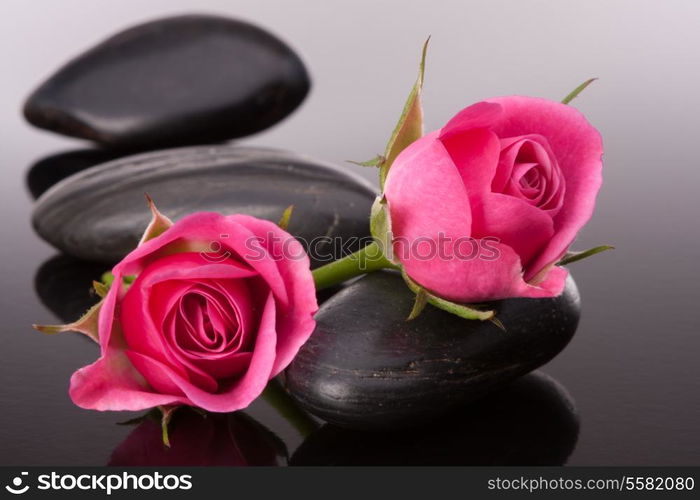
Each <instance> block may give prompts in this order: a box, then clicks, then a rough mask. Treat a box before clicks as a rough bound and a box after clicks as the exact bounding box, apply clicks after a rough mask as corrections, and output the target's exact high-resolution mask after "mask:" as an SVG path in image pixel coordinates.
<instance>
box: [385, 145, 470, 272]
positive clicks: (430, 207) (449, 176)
mask: <svg viewBox="0 0 700 500" xmlns="http://www.w3.org/2000/svg"><path fill="white" fill-rule="evenodd" d="M437 135H438V133H437V132H433V133H431V134H428V135H425V136H423V137H422V138H421V139H419V140H417V141H416V142H414V143H413V144H411V145H410V146H409V147H408V148H406V149H404V150H403V152H402V153H401V154H400V155H399V156H398V157H397V158H396V161H395V162H394V164H393V165H392V167H391V170H389V175H388V176H387V180H386V184H385V190H384V194H385V196H386V199H387V203H388V206H389V214H390V217H391V227H392V232H393V236H394V253H395V257H396V258H397V259H399V260H400V261H401V262H402V263H404V264H406V263H407V262H408V261H412V260H414V261H416V260H417V262H418V263H417V265H418V266H420V265H422V264H425V260H426V259H430V258H435V257H436V255H435V252H434V251H433V248H432V247H433V246H437V245H438V243H437V242H438V241H439V240H444V239H450V240H452V241H455V240H457V239H459V238H461V237H463V236H465V235H469V234H471V224H472V220H471V210H470V208H469V198H468V197H467V192H466V189H465V187H464V184H463V182H462V179H461V177H460V175H459V172H458V170H457V168H456V167H455V165H454V163H453V162H452V159H451V158H450V156H449V154H448V153H447V151H446V150H445V147H444V145H443V144H442V143H441V142H440V141H437V140H436V138H437ZM424 243H425V244H424ZM420 247H426V250H427V251H426V250H422V249H421V248H420ZM428 253H432V256H431V255H428ZM409 274H410V273H409Z"/></svg>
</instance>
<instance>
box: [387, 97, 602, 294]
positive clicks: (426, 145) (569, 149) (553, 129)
mask: <svg viewBox="0 0 700 500" xmlns="http://www.w3.org/2000/svg"><path fill="white" fill-rule="evenodd" d="M602 152H603V149H602V143H601V138H600V135H599V134H598V132H597V131H596V130H595V129H594V128H593V127H592V126H591V125H590V124H589V123H588V121H587V120H586V119H585V117H584V116H583V115H582V114H581V113H580V112H578V111H577V110H576V109H574V108H572V107H570V106H567V105H564V104H560V103H556V102H552V101H546V100H544V99H536V98H528V97H517V96H514V97H502V98H497V99H489V100H487V101H485V102H480V103H478V104H474V105H473V106H470V107H468V108H466V109H464V110H462V111H461V112H459V113H458V114H457V115H456V116H455V117H454V118H452V119H451V120H450V121H449V122H448V123H447V125H445V127H443V128H442V129H441V130H437V131H435V132H432V133H430V134H427V135H425V136H424V137H422V138H420V139H418V140H417V141H415V142H414V143H413V144H411V145H410V146H408V147H407V148H406V149H404V150H403V151H402V152H401V154H400V155H399V156H398V157H397V158H396V160H395V161H394V163H393V164H392V166H391V170H390V171H389V174H388V176H387V179H386V184H385V193H384V194H385V195H386V200H387V204H388V209H389V215H390V219H391V223H392V226H391V229H392V232H393V236H394V237H395V238H396V239H395V242H396V243H395V245H394V250H395V251H394V255H395V256H396V257H397V258H398V259H399V260H400V261H401V264H402V266H403V268H404V270H405V271H406V273H407V274H408V275H409V276H410V277H411V278H412V279H413V280H414V281H416V282H418V283H419V284H421V285H423V286H424V287H425V288H427V289H429V290H430V291H432V292H434V293H435V294H437V295H439V296H442V297H444V298H447V299H451V300H456V301H459V302H479V301H483V300H490V299H502V298H508V297H550V296H555V295H558V294H559V293H561V291H562V290H563V288H564V281H565V279H566V275H567V272H566V270H565V269H564V268H561V267H556V266H554V264H555V263H556V262H557V261H558V260H559V259H561V257H562V256H563V255H564V253H565V252H566V251H567V249H568V247H569V245H571V243H572V241H573V240H574V238H575V237H576V234H577V233H578V231H579V230H580V229H581V227H582V226H583V225H584V224H585V223H586V221H587V220H588V219H589V218H590V216H591V214H592V213H593V207H594V205H595V197H596V194H597V192H598V189H599V188H600V185H601V167H602V164H601V155H602ZM470 238H471V239H473V240H471V239H470ZM493 238H495V239H497V240H498V241H499V242H500V243H498V244H496V243H494V242H493V241H490V242H489V239H493ZM419 241H443V242H446V246H445V247H444V249H443V253H444V255H445V256H446V258H433V259H424V258H420V256H417V255H416V252H410V251H407V250H406V248H402V247H399V248H397V245H399V242H401V244H406V243H408V244H410V245H413V244H415V243H416V242H419ZM464 242H467V243H468V245H466V249H465V248H461V247H460V246H459V245H462V244H463V243H464ZM474 242H477V243H479V244H480V245H479V246H481V247H489V248H488V252H489V256H491V255H493V254H492V253H491V252H492V249H494V248H497V251H496V252H494V253H495V254H496V255H497V256H498V258H495V259H494V258H488V259H487V258H460V255H462V256H463V255H465V254H466V255H471V253H470V252H471V251H472V249H473V243H474ZM487 243H488V244H487Z"/></svg>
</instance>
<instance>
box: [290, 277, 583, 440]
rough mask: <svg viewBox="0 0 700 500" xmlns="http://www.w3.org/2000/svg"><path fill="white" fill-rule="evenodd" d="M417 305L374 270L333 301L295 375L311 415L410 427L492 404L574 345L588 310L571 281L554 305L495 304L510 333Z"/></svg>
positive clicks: (358, 424) (351, 423) (396, 281)
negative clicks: (482, 402)
mask: <svg viewBox="0 0 700 500" xmlns="http://www.w3.org/2000/svg"><path fill="white" fill-rule="evenodd" d="M413 301H414V295H413V293H411V292H410V291H409V290H408V289H407V287H406V285H405V284H404V282H403V280H402V278H401V277H400V275H398V273H394V272H386V271H384V272H375V273H372V274H370V275H368V276H366V277H364V278H362V279H359V280H357V281H356V282H354V283H352V284H350V285H348V286H346V287H345V288H344V289H343V290H342V291H341V292H340V293H338V294H337V295H335V296H334V297H332V298H331V299H329V300H328V301H326V302H325V303H324V304H323V305H322V306H321V308H320V310H319V312H318V314H317V315H316V320H317V326H316V330H315V331H314V333H313V335H312V336H311V338H310V339H309V341H308V342H307V343H306V344H305V345H304V346H303V347H302V348H301V350H300V352H299V354H298V356H297V357H296V358H295V359H294V361H293V362H292V364H291V366H290V367H289V369H288V370H287V372H286V377H287V378H286V380H287V388H288V390H289V391H290V393H291V394H292V396H293V397H294V398H295V399H296V400H297V401H298V402H299V403H300V404H301V406H302V407H303V408H304V409H305V410H307V411H308V412H310V413H312V414H314V415H316V416H318V417H320V418H322V419H324V420H326V421H329V422H331V423H334V424H337V425H341V426H345V427H350V428H389V429H394V428H396V427H397V426H408V425H415V424H418V423H421V422H423V421H425V420H429V419H431V418H435V417H437V416H440V415H442V414H444V413H445V412H447V411H448V410H449V409H450V408H452V407H455V406H459V405H461V404H463V403H465V402H467V401H471V400H474V399H476V398H478V397H481V396H483V395H484V394H485V393H487V392H489V391H492V390H494V389H496V388H498V387H500V386H503V385H504V384H506V383H507V382H510V381H511V380H513V379H514V378H516V377H519V376H521V375H523V374H525V373H528V372H530V371H532V370H534V369H535V368H537V367H539V366H541V365H543V364H544V363H546V362H547V361H549V360H550V359H552V358H553V357H554V356H555V355H556V354H558V353H559V352H560V351H561V350H562V349H563V348H564V347H565V346H566V345H567V343H568V342H569V340H570V339H571V337H572V336H573V334H574V331H575V330H576V326H577V324H578V318H579V311H580V302H579V296H578V291H577V289H576V285H575V283H574V281H573V280H572V279H569V281H568V283H567V288H566V290H565V291H564V293H563V294H562V295H561V296H559V297H556V298H551V299H509V300H503V301H499V302H495V303H494V304H493V306H494V307H495V308H496V309H497V314H498V318H499V319H500V320H501V322H502V323H503V325H504V326H505V328H506V331H505V332H504V331H502V330H500V329H499V328H498V327H496V326H495V325H493V324H492V323H490V322H480V321H473V320H464V319H461V318H458V317H457V316H454V315H450V314H448V313H446V312H444V311H441V310H438V309H436V308H433V307H432V306H428V307H427V308H426V309H425V311H424V312H423V313H422V314H421V316H420V317H418V318H417V319H415V320H413V321H406V317H407V316H408V314H409V312H410V310H411V308H412V305H413Z"/></svg>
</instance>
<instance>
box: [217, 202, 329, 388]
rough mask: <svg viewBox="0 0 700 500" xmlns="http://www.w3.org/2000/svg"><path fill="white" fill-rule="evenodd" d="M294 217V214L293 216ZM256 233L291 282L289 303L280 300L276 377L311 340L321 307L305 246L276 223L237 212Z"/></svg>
mask: <svg viewBox="0 0 700 500" xmlns="http://www.w3.org/2000/svg"><path fill="white" fill-rule="evenodd" d="M292 217H293V215H292ZM231 218H234V219H235V220H236V221H238V222H240V223H241V224H243V225H245V226H246V227H248V229H250V231H251V232H253V234H255V235H256V236H258V237H261V238H262V237H263V236H265V235H267V237H265V238H264V244H265V245H266V250H267V251H268V252H269V254H270V255H272V256H274V257H276V258H277V257H280V256H281V257H284V258H281V259H280V258H277V260H276V264H277V266H278V269H279V273H280V275H281V276H282V279H283V280H284V282H285V283H286V285H287V293H288V295H289V297H290V300H289V302H288V304H281V303H279V302H278V304H277V306H278V310H279V311H280V312H279V315H278V320H277V346H276V351H277V352H276V356H275V361H274V366H273V368H272V376H276V375H277V374H279V373H280V372H281V371H282V370H283V369H284V368H286V367H287V366H288V365H289V363H291V361H292V359H294V357H295V356H296V354H297V352H298V351H299V349H300V348H301V346H302V345H303V344H304V343H305V342H306V341H307V340H308V339H309V337H310V336H311V333H312V332H313V330H314V328H315V326H316V322H315V321H314V319H313V315H314V314H315V313H316V311H317V310H318V303H317V301H316V288H315V286H314V282H313V276H312V275H311V271H310V263H309V258H308V256H307V255H306V252H305V251H304V248H303V246H302V245H301V244H300V243H299V242H298V241H297V240H296V239H295V238H294V237H293V236H292V235H290V234H289V233H287V232H286V231H283V230H282V229H281V228H280V227H279V226H277V225H276V224H273V223H272V222H268V221H263V220H260V219H256V218H254V217H250V216H248V215H233V216H231Z"/></svg>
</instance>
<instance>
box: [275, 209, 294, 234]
mask: <svg viewBox="0 0 700 500" xmlns="http://www.w3.org/2000/svg"><path fill="white" fill-rule="evenodd" d="M292 212H294V205H289V206H288V207H287V208H285V209H284V212H282V218H281V219H280V221H279V222H278V223H277V225H278V226H279V227H280V228H281V229H282V230H284V231H286V230H287V227H289V219H291V218H292Z"/></svg>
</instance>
